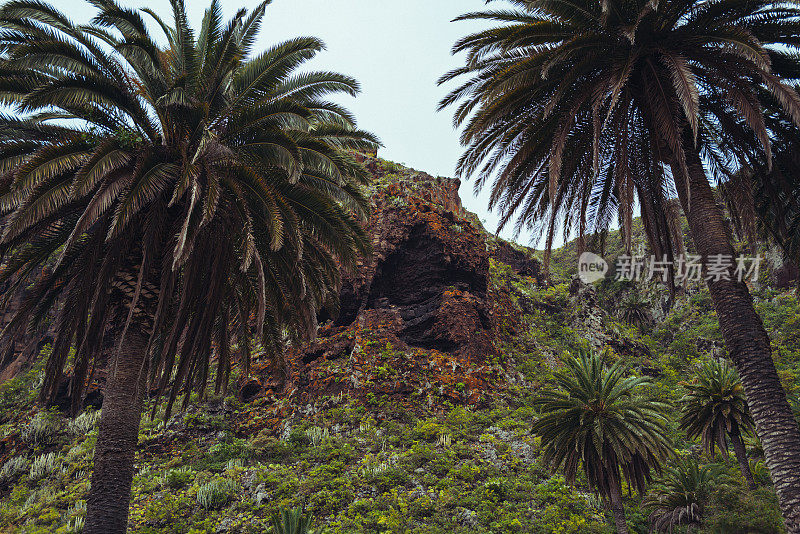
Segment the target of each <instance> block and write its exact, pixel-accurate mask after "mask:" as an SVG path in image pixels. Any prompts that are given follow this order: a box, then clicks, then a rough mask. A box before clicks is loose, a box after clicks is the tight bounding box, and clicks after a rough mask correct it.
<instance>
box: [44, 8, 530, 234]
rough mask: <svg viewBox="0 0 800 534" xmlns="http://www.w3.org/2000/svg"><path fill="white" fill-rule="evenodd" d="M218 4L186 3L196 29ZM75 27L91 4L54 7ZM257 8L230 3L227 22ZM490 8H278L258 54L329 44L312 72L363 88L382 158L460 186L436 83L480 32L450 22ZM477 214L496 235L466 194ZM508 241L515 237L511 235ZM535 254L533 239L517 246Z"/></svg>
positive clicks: (481, 205) (362, 118) (361, 108)
mask: <svg viewBox="0 0 800 534" xmlns="http://www.w3.org/2000/svg"><path fill="white" fill-rule="evenodd" d="M209 1H210V0H186V3H187V6H188V10H189V16H190V18H191V22H192V24H193V26H194V27H198V26H199V24H200V20H201V18H202V15H203V12H204V11H205V8H206V7H207V6H208V3H209ZM53 3H54V5H57V6H58V7H59V8H60V9H62V10H63V11H64V12H66V13H68V14H69V15H70V16H72V17H73V18H75V19H80V20H82V21H84V20H88V19H89V18H90V16H91V14H92V12H93V11H92V8H91V7H89V6H88V4H86V3H85V2H84V1H83V0H53ZM122 3H123V4H125V5H128V6H130V7H151V8H153V9H154V10H156V11H157V12H159V13H160V14H163V15H164V17H165V18H166V17H168V16H169V14H170V11H169V2H167V1H166V0H122ZM257 3H258V1H257V0H236V1H232V0H222V5H223V6H224V10H225V14H226V16H232V15H233V14H234V13H235V11H236V10H237V9H239V8H240V7H246V8H252V7H253V6H255V5H256V4H257ZM483 8H485V3H484V1H483V0H403V1H401V2H397V1H389V0H274V1H273V3H272V5H271V6H270V7H268V8H267V12H266V17H265V21H264V25H263V27H262V30H261V34H260V40H259V42H258V44H259V45H262V46H268V45H270V44H273V43H277V42H279V41H282V40H285V39H287V38H290V37H296V36H299V35H313V36H316V37H319V38H321V39H323V40H324V41H325V43H326V45H327V50H326V51H324V52H323V53H321V54H320V55H319V56H318V57H317V58H316V59H315V60H314V61H313V62H311V63H310V65H311V66H312V67H313V68H315V69H326V70H336V71H339V72H342V73H345V74H349V75H351V76H354V77H355V78H356V79H358V80H359V82H361V85H362V90H363V91H362V94H361V95H360V96H359V97H358V98H356V99H355V100H348V101H347V102H346V103H347V105H348V106H349V107H350V109H351V110H353V111H354V112H355V114H356V117H357V118H358V121H359V126H360V127H361V128H364V129H367V130H370V131H372V132H374V133H376V134H378V135H379V136H380V138H381V140H382V141H383V144H384V145H385V148H383V149H382V150H381V152H380V155H381V157H383V158H386V159H389V160H393V161H396V162H400V163H405V164H406V165H408V166H410V167H413V168H416V169H419V170H423V171H426V172H428V173H430V174H433V175H440V176H452V175H453V174H454V168H455V164H456V161H457V159H458V157H459V156H460V154H461V146H460V145H459V142H458V132H457V131H456V130H454V129H453V126H452V120H451V119H452V112H451V111H447V110H446V111H444V112H441V113H437V112H436V106H437V103H438V102H439V100H440V99H441V98H442V97H443V96H444V95H445V94H446V93H447V88H446V87H437V85H436V80H437V79H438V78H439V76H441V75H442V74H444V73H445V72H447V71H448V70H451V69H452V68H454V67H456V66H458V65H459V64H460V63H461V58H459V57H453V56H451V54H450V49H451V47H452V45H453V43H454V42H455V41H456V39H458V38H459V37H461V36H463V35H465V34H466V33H468V32H471V31H474V30H476V29H478V28H480V27H481V23H474V22H457V23H454V22H451V20H452V19H453V18H455V17H456V16H458V15H460V14H462V13H465V12H468V11H476V10H481V9H483ZM461 198H462V199H463V201H464V205H465V206H466V207H467V209H469V210H470V211H474V212H476V213H478V215H479V216H480V218H481V219H483V220H485V221H486V222H485V224H486V227H487V229H488V230H489V231H494V230H495V227H496V226H495V222H496V220H497V219H496V217H495V216H494V215H493V214H491V213H489V212H488V211H487V200H486V199H487V194H486V193H485V192H484V193H483V194H482V195H480V196H479V197H477V198H476V197H475V196H473V194H472V183H471V182H467V183H464V184H462V186H461ZM503 236H504V237H506V238H509V237H510V232H504V233H503ZM518 240H519V241H520V242H522V243H524V244H529V238H528V237H527V236H522V237H520V238H519V239H518Z"/></svg>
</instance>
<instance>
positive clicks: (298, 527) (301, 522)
mask: <svg viewBox="0 0 800 534" xmlns="http://www.w3.org/2000/svg"><path fill="white" fill-rule="evenodd" d="M312 521H313V517H312V516H311V514H308V515H306V514H305V513H304V512H303V508H295V509H292V510H290V509H286V508H281V509H280V511H278V512H277V513H276V514H274V515H273V516H272V529H273V532H274V534H311V523H312Z"/></svg>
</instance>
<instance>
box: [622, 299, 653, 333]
mask: <svg viewBox="0 0 800 534" xmlns="http://www.w3.org/2000/svg"><path fill="white" fill-rule="evenodd" d="M619 310H620V311H619V313H620V317H621V318H622V320H623V321H625V322H626V323H627V324H629V325H633V326H636V327H638V328H644V327H645V326H646V325H647V324H648V323H649V322H650V315H649V312H650V303H649V302H647V300H646V299H645V298H643V297H642V296H641V295H640V294H639V293H631V294H630V295H629V296H628V297H626V298H625V299H624V300H623V301H622V302H620V304H619Z"/></svg>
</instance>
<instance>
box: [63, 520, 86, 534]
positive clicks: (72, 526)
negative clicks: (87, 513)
mask: <svg viewBox="0 0 800 534" xmlns="http://www.w3.org/2000/svg"><path fill="white" fill-rule="evenodd" d="M84 521H85V519H84V517H83V516H82V515H81V516H78V517H73V518H72V519H70V520H69V521H68V522H67V532H69V534H81V532H83V524H84Z"/></svg>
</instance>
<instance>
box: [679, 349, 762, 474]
mask: <svg viewBox="0 0 800 534" xmlns="http://www.w3.org/2000/svg"><path fill="white" fill-rule="evenodd" d="M683 387H684V389H685V390H686V395H684V397H683V399H682V400H681V421H680V428H681V430H684V431H686V433H687V435H688V436H689V438H690V439H694V438H698V437H699V438H700V440H701V441H702V443H703V447H705V449H706V450H707V451H708V452H709V453H710V454H714V451H715V449H716V447H719V448H720V450H722V451H725V452H727V450H728V438H730V441H731V445H733V451H734V452H735V453H736V460H737V461H738V462H739V468H740V469H741V471H742V475H744V478H745V480H747V483H748V484H749V485H750V487H751V488H755V487H756V483H755V482H754V481H753V474H752V473H751V472H750V464H749V463H748V461H747V451H746V450H745V446H744V440H743V439H742V436H743V434H746V433H750V432H751V431H752V430H753V426H754V424H753V419H752V417H751V416H750V411H749V410H748V409H747V400H746V399H745V397H744V388H743V387H742V382H741V381H740V380H739V375H738V374H736V369H734V368H733V366H731V365H730V364H728V362H726V361H725V360H716V359H714V360H710V361H708V362H706V363H704V364H703V365H702V366H701V367H700V369H698V370H697V375H696V376H695V379H694V381H693V382H689V383H684V384H683Z"/></svg>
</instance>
